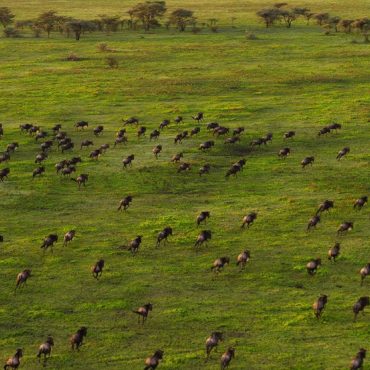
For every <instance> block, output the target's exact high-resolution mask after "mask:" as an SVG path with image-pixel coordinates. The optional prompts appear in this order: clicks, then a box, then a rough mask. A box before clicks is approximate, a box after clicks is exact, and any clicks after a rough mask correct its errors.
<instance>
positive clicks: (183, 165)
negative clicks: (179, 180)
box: [177, 162, 191, 173]
mask: <svg viewBox="0 0 370 370" xmlns="http://www.w3.org/2000/svg"><path fill="white" fill-rule="evenodd" d="M190 169H191V165H190V163H186V162H184V163H181V164H180V166H179V168H178V169H177V172H178V173H180V172H184V171H189V170H190Z"/></svg>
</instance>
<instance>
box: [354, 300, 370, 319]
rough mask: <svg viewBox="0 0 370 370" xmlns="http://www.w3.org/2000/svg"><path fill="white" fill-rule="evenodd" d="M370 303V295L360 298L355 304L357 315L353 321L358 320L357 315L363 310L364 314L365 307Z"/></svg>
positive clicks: (355, 313)
mask: <svg viewBox="0 0 370 370" xmlns="http://www.w3.org/2000/svg"><path fill="white" fill-rule="evenodd" d="M369 304H370V298H369V297H360V298H359V300H358V301H357V302H356V303H355V304H354V305H353V308H352V310H353V313H354V315H355V317H354V319H353V321H356V319H357V315H358V314H359V313H360V312H361V311H362V313H363V314H364V309H365V307H366V306H368V305H369Z"/></svg>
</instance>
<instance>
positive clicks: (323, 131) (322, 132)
mask: <svg viewBox="0 0 370 370" xmlns="http://www.w3.org/2000/svg"><path fill="white" fill-rule="evenodd" d="M329 132H330V128H329V127H324V128H322V129H320V130H319V132H318V133H317V136H322V135H325V134H328V133H329Z"/></svg>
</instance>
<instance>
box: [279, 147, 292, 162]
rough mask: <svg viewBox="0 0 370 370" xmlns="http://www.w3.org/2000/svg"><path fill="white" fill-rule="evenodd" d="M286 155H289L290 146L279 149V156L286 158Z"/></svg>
mask: <svg viewBox="0 0 370 370" xmlns="http://www.w3.org/2000/svg"><path fill="white" fill-rule="evenodd" d="M288 155H290V148H283V149H280V150H279V153H278V156H279V157H280V158H284V159H285V158H286V157H287V156H288Z"/></svg>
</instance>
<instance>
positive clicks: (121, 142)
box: [113, 136, 128, 148]
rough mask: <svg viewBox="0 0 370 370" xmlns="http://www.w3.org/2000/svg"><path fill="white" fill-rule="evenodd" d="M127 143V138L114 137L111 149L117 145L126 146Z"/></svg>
mask: <svg viewBox="0 0 370 370" xmlns="http://www.w3.org/2000/svg"><path fill="white" fill-rule="evenodd" d="M127 141H128V139H127V136H118V137H116V139H115V140H114V145H113V147H114V148H115V147H116V145H118V144H126V143H127Z"/></svg>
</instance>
